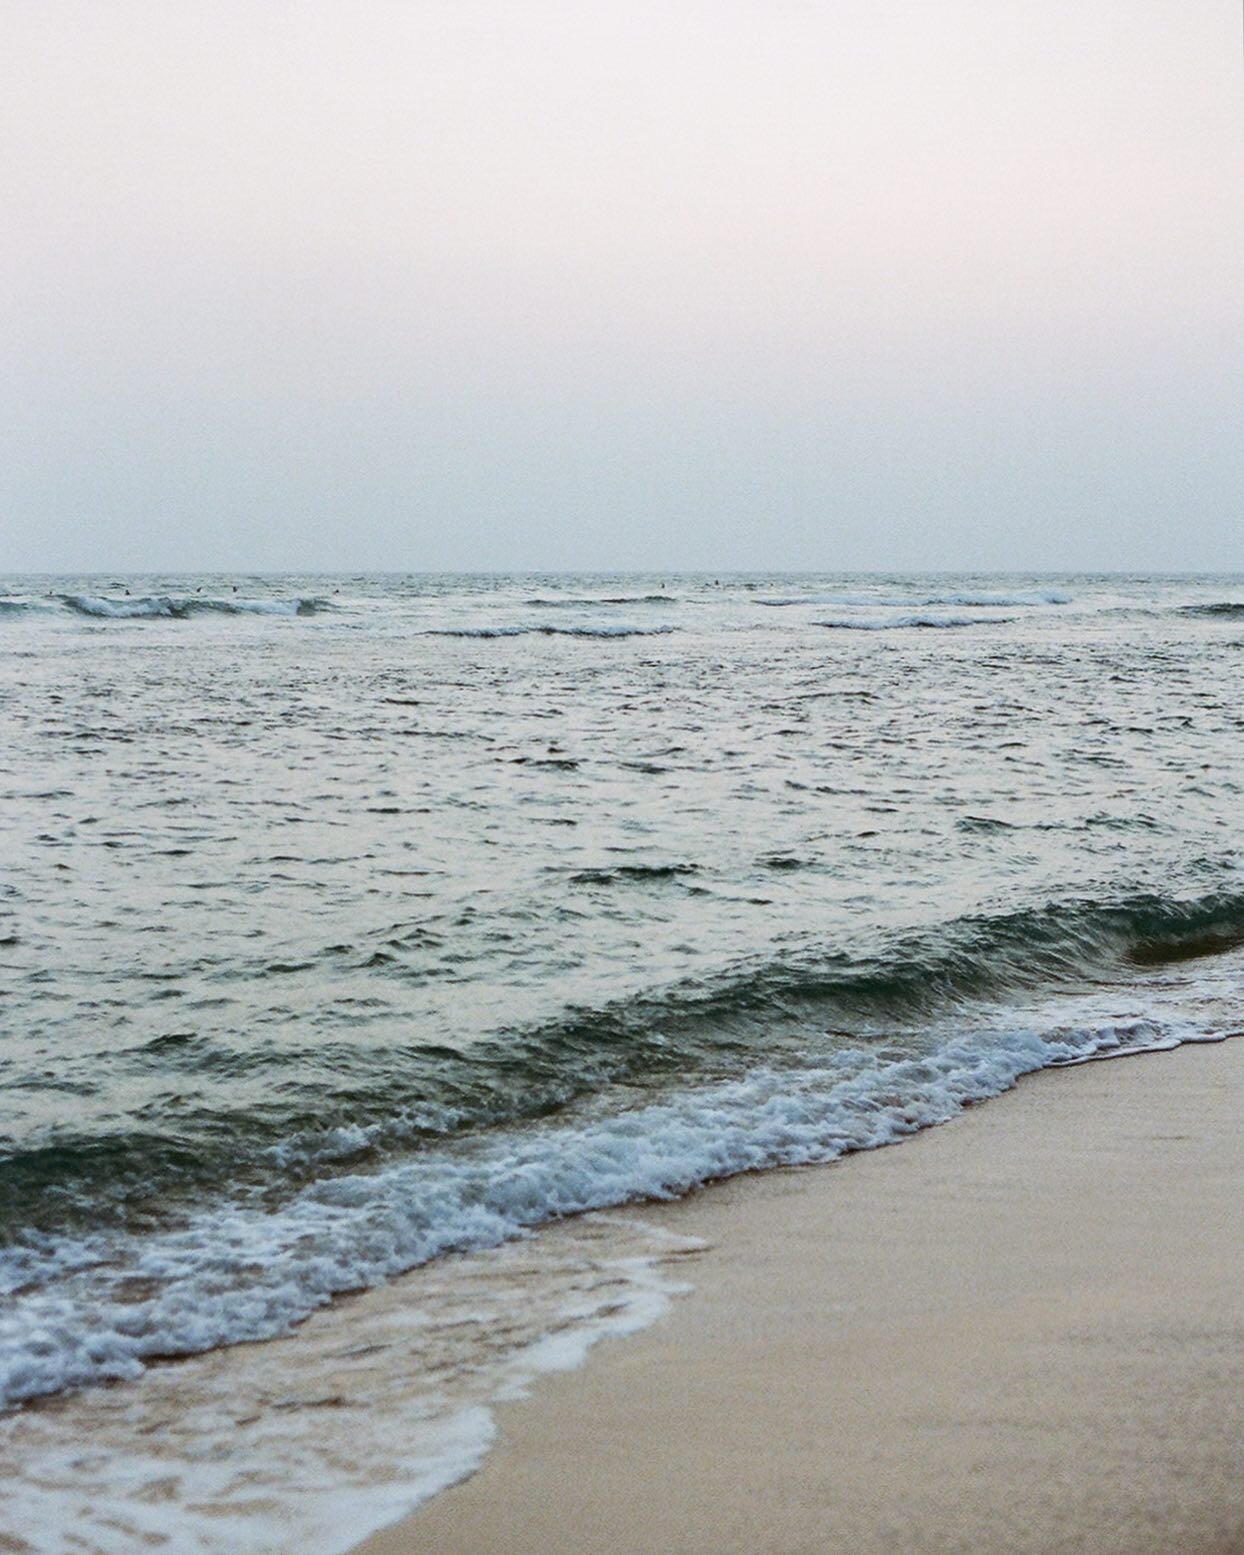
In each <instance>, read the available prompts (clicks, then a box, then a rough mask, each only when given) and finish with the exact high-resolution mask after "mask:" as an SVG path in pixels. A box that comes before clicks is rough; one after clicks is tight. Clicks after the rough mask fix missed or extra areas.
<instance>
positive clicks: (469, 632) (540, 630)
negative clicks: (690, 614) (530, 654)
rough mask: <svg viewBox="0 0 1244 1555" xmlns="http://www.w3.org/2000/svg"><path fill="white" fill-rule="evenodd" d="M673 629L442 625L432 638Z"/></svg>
mask: <svg viewBox="0 0 1244 1555" xmlns="http://www.w3.org/2000/svg"><path fill="white" fill-rule="evenodd" d="M676 630H677V628H676V627H673V626H621V625H619V626H611V625H606V624H602V625H600V626H544V625H541V626H439V627H432V628H430V629H429V630H428V632H427V633H426V635H427V636H428V637H533V636H534V637H661V636H664V635H665V633H667V632H673V631H676Z"/></svg>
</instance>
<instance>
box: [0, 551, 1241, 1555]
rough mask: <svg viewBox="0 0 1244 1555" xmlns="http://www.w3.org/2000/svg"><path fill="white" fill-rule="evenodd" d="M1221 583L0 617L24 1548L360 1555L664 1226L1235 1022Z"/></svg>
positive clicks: (486, 1432)
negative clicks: (673, 1204)
mask: <svg viewBox="0 0 1244 1555" xmlns="http://www.w3.org/2000/svg"><path fill="white" fill-rule="evenodd" d="M1242 734H1244V577H1218V578H1211V577H1206V576H1203V575H1198V576H1195V577H1153V576H1125V575H1109V576H1066V577H1063V576H1059V577H1052V576H1040V577H1019V576H1013V575H1006V576H954V577H950V576H944V575H936V576H923V577H915V576H911V575H896V576H871V575H869V576H864V575H852V576H842V575H833V574H826V575H817V576H812V575H807V574H800V575H777V574H775V575H746V576H744V575H734V574H731V575H722V576H720V577H715V576H687V575H658V574H651V575H649V574H645V575H635V574H627V575H609V576H603V575H587V574H584V575H576V576H571V575H566V574H557V575H522V576H493V575H483V576H444V577H441V576H436V577H433V576H415V575H411V576H406V575H393V576H374V575H368V576H339V577H326V576H314V577H299V576H293V575H290V576H275V575H264V576H258V577H240V576H228V577H225V576H206V575H195V576H184V577H168V576H160V577H155V576H152V577H145V576H144V577H135V576H125V577H121V576H113V577H98V576H97V577H81V578H65V577H37V578H36V577H21V578H18V577H9V578H0V800H2V802H0V863H2V869H0V1090H2V1097H0V1152H2V1160H0V1410H2V1411H3V1412H0V1535H3V1536H4V1537H7V1538H8V1539H9V1540H10V1543H8V1544H4V1543H3V1538H0V1545H3V1547H4V1548H13V1549H17V1550H32V1551H39V1552H53V1551H55V1552H59V1551H68V1550H74V1551H100V1552H129V1551H132V1550H133V1549H135V1548H138V1547H146V1546H150V1547H153V1548H163V1549H166V1550H170V1551H181V1550H187V1551H212V1552H219V1551H230V1552H238V1555H247V1552H251V1555H253V1552H257V1551H261V1550H262V1551H269V1550H277V1549H279V1550H285V1549H289V1550H291V1551H292V1550H297V1551H298V1552H299V1555H337V1552H339V1551H342V1550H344V1549H345V1548H347V1547H348V1546H349V1545H350V1544H351V1543H352V1542H353V1541H355V1540H357V1539H359V1538H361V1537H362V1536H363V1535H364V1534H366V1533H367V1532H368V1531H369V1530H370V1529H372V1528H375V1527H378V1526H380V1525H382V1524H383V1523H385V1522H388V1521H391V1520H392V1519H393V1518H396V1517H398V1516H400V1515H401V1514H402V1513H403V1512H405V1511H407V1510H409V1509H410V1508H411V1507H413V1506H414V1505H416V1504H417V1503H418V1501H419V1500H420V1499H422V1498H423V1497H425V1496H427V1495H429V1494H432V1493H434V1492H435V1491H436V1490H437V1489H439V1488H440V1487H442V1486H443V1485H446V1484H449V1483H452V1482H453V1480H454V1479H456V1478H459V1477H461V1475H463V1474H464V1473H467V1472H469V1471H470V1470H471V1468H473V1467H474V1466H475V1465H476V1464H477V1463H478V1462H479V1461H480V1460H481V1458H482V1456H483V1455H484V1454H485V1453H486V1452H487V1450H488V1446H489V1443H490V1441H491V1439H492V1434H493V1429H494V1427H493V1421H492V1407H493V1405H494V1404H495V1403H496V1402H497V1401H498V1400H499V1399H503V1398H505V1397H510V1396H513V1395H514V1394H515V1393H516V1392H519V1391H521V1390H523V1389H524V1388H526V1387H527V1386H528V1385H529V1384H530V1382H531V1380H532V1378H534V1377H535V1376H536V1375H538V1374H539V1373H540V1372H542V1371H546V1370H549V1369H556V1368H558V1367H562V1366H568V1365H573V1364H577V1363H578V1362H579V1361H580V1360H581V1359H582V1357H583V1355H584V1354H585V1352H586V1350H587V1349H588V1348H589V1347H590V1346H591V1344H592V1343H594V1342H595V1340H596V1339H598V1338H600V1337H601V1336H602V1335H604V1334H608V1333H614V1332H623V1331H626V1330H627V1329H630V1328H635V1327H638V1326H642V1325H643V1324H645V1323H647V1322H650V1321H652V1320H653V1318H654V1317H656V1316H657V1315H659V1313H660V1311H661V1310H662V1309H663V1307H664V1305H665V1304H666V1303H667V1302H668V1301H669V1300H670V1299H673V1298H674V1297H675V1296H676V1295H677V1293H678V1292H679V1290H680V1289H682V1288H683V1287H684V1286H685V1284H686V1282H687V1280H688V1279H690V1280H691V1281H692V1282H693V1281H694V1258H695V1247H694V1246H693V1245H690V1244H685V1243H681V1242H678V1241H677V1240H676V1239H674V1238H672V1237H670V1236H668V1235H667V1234H665V1233H663V1232H661V1231H660V1230H659V1229H657V1228H655V1227H652V1226H650V1225H648V1224H646V1223H645V1221H644V1208H643V1207H644V1205H645V1203H648V1202H651V1201H652V1200H654V1199H663V1198H670V1197H673V1196H676V1195H681V1194H685V1193H688V1192H690V1191H692V1190H694V1189H696V1188H697V1187H699V1186H701V1185H703V1184H705V1183H709V1182H711V1181H714V1180H717V1179H721V1178H724V1177H729V1176H731V1175H734V1174H738V1173H742V1172H754V1171H763V1170H768V1169H773V1168H782V1167H791V1166H799V1165H805V1164H812V1163H824V1162H830V1161H833V1160H835V1159H837V1158H839V1157H840V1156H842V1155H844V1154H846V1153H848V1152H851V1151H855V1150H860V1149H868V1148H871V1147H873V1146H877V1145H884V1144H891V1143H894V1142H897V1141H899V1140H901V1139H902V1138H904V1137H905V1136H907V1135H910V1134H912V1133H913V1132H915V1131H917V1130H920V1129H922V1128H925V1127H928V1126H931V1125H934V1124H938V1123H941V1122H944V1121H947V1120H949V1119H951V1118H953V1117H954V1116H955V1115H956V1114H958V1113H959V1112H960V1111H961V1110H962V1109H963V1108H964V1107H965V1106H968V1105H970V1104H972V1103H976V1102H982V1101H985V1100H987V1099H988V1098H990V1097H992V1096H995V1095H997V1094H999V1093H1000V1092H1002V1091H1004V1090H1006V1089H1008V1088H1009V1087H1010V1086H1011V1085H1013V1084H1014V1082H1015V1081H1016V1080H1017V1079H1018V1078H1019V1077H1020V1076H1021V1075H1023V1074H1025V1073H1029V1072H1031V1071H1034V1070H1037V1069H1041V1068H1045V1067H1049V1066H1051V1065H1064V1064H1075V1063H1081V1062H1086V1061H1089V1060H1094V1059H1102V1058H1115V1057H1123V1056H1128V1055H1142V1054H1144V1053H1146V1052H1151V1051H1154V1050H1161V1049H1168V1048H1170V1047H1173V1046H1176V1045H1178V1044H1181V1043H1184V1042H1198V1041H1216V1040H1221V1039H1222V1038H1224V1037H1227V1036H1231V1035H1234V1034H1236V1033H1237V1032H1239V1031H1240V1030H1241V1029H1242V1028H1244V1016H1242V1015H1241V1010H1240V994H1241V988H1242V986H1244V871H1242V870H1241V862H1242V854H1241V843H1242V840H1244V830H1242V826H1241V814H1242V813H1244V809H1242V795H1241V781H1242V774H1244V766H1242V765H1241V761H1240V751H1241V735H1242Z"/></svg>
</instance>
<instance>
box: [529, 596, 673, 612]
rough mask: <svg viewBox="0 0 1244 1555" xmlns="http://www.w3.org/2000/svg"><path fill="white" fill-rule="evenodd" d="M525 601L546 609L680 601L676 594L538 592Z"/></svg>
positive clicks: (671, 603) (576, 608) (663, 603)
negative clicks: (585, 595) (582, 596)
mask: <svg viewBox="0 0 1244 1555" xmlns="http://www.w3.org/2000/svg"><path fill="white" fill-rule="evenodd" d="M523 603H524V604H527V605H534V606H536V607H537V608H539V609H545V610H583V609H585V608H590V607H591V606H593V605H677V604H679V603H680V601H679V599H678V596H677V595H676V594H605V595H600V596H597V595H593V596H592V597H590V598H576V597H574V596H572V595H569V594H563V595H553V596H551V597H550V596H549V595H547V594H537V595H535V596H533V597H532V598H531V599H528V600H524V601H523Z"/></svg>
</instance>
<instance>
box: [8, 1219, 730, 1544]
mask: <svg viewBox="0 0 1244 1555" xmlns="http://www.w3.org/2000/svg"><path fill="white" fill-rule="evenodd" d="M699 1245H700V1244H698V1243H696V1242H694V1241H692V1240H690V1239H688V1238H684V1237H678V1236H675V1235H671V1234H670V1233H668V1232H664V1231H662V1230H659V1229H657V1228H654V1227H651V1226H649V1225H646V1224H645V1223H644V1222H643V1221H642V1220H635V1219H632V1218H630V1217H625V1216H623V1217H618V1216H611V1217H608V1218H607V1219H606V1218H604V1217H598V1218H596V1219H593V1218H592V1217H589V1218H588V1219H586V1220H578V1221H575V1222H573V1223H570V1224H568V1225H564V1226H562V1227H559V1228H557V1229H556V1230H555V1231H553V1232H552V1233H550V1234H548V1235H546V1236H544V1237H542V1238H540V1239H539V1241H538V1243H537V1244H531V1243H529V1244H527V1245H526V1246H524V1245H523V1244H522V1243H517V1244H516V1243H511V1244H510V1245H509V1246H508V1247H506V1248H504V1249H499V1250H497V1251H496V1252H492V1253H484V1254H476V1255H474V1256H471V1257H467V1258H464V1259H461V1260H456V1261H455V1262H454V1264H453V1265H452V1266H446V1265H437V1266H434V1267H433V1268H431V1269H426V1270H423V1271H420V1273H419V1274H417V1275H414V1276H409V1277H407V1279H405V1280H403V1281H399V1282H396V1283H395V1284H394V1285H392V1286H389V1287H387V1288H385V1289H382V1290H377V1291H374V1292H371V1293H370V1294H369V1295H367V1296H365V1297H363V1298H361V1299H359V1300H357V1301H355V1302H352V1303H348V1304H339V1305H338V1306H337V1307H335V1308H333V1309H332V1310H331V1311H329V1312H326V1313H322V1314H320V1315H319V1316H318V1317H317V1318H313V1319H312V1320H311V1321H310V1322H309V1323H307V1324H306V1325H304V1326H303V1327H302V1328H301V1329H300V1330H299V1332H298V1335H297V1337H296V1338H295V1339H293V1340H292V1341H288V1342H286V1343H284V1344H281V1345H278V1346H267V1347H261V1348H259V1349H253V1348H252V1349H248V1350H247V1351H246V1352H242V1351H238V1350H232V1351H226V1352H217V1353H216V1354H214V1355H211V1356H204V1357H198V1358H195V1359H192V1360H190V1361H188V1362H186V1363H183V1364H182V1365H179V1366H177V1367H176V1368H163V1367H162V1368H156V1369H154V1370H152V1371H151V1372H149V1373H148V1374H147V1376H146V1377H145V1378H144V1382H143V1386H142V1387H140V1388H123V1389H110V1390H101V1389H92V1390H89V1391H88V1392H87V1393H85V1394H81V1395H79V1396H78V1397H76V1398H73V1399H69V1400H65V1401H63V1402H62V1404H61V1405H60V1406H58V1408H56V1409H55V1410H52V1411H23V1412H21V1413H20V1414H16V1415H10V1416H9V1417H8V1418H7V1419H5V1420H0V1527H2V1528H4V1529H5V1530H7V1531H10V1532H13V1533H15V1534H19V1535H20V1536H21V1537H22V1538H23V1539H24V1540H25V1541H26V1543H25V1544H24V1545H23V1546H22V1547H23V1548H26V1549H30V1550H33V1551H37V1552H39V1555H62V1552H64V1551H66V1550H68V1549H73V1550H77V1551H81V1552H83V1555H87V1552H89V1555H129V1552H130V1551H132V1550H134V1549H138V1548H143V1547H146V1546H147V1545H149V1544H156V1545H158V1546H159V1547H162V1548H170V1549H177V1550H186V1551H190V1550H193V1551H198V1552H202V1555H208V1552H211V1555H254V1552H255V1551H257V1550H266V1551H272V1552H273V1555H276V1552H278V1551H280V1552H288V1555H294V1552H297V1555H338V1552H341V1551H344V1550H346V1549H349V1548H353V1547H354V1545H355V1544H356V1543H357V1542H358V1541H359V1540H360V1539H361V1538H364V1537H365V1536H366V1535H367V1534H369V1533H371V1532H372V1531H374V1530H375V1529H377V1528H380V1527H383V1526H385V1525H386V1524H388V1523H391V1522H393V1521H395V1520H396V1519H398V1518H400V1517H403V1516H405V1515H407V1514H409V1513H410V1512H411V1511H413V1510H414V1509H415V1508H416V1507H418V1506H419V1505H420V1504H421V1503H422V1502H423V1501H425V1500H427V1499H428V1497H430V1496H432V1495H435V1494H436V1493H437V1492H438V1491H440V1490H443V1489H445V1488H446V1487H448V1486H449V1485H452V1484H455V1483H456V1482H458V1481H459V1480H461V1479H463V1478H465V1477H466V1476H467V1475H468V1474H470V1473H472V1472H473V1471H474V1469H476V1468H477V1467H478V1466H479V1464H480V1462H481V1461H482V1459H483V1457H484V1455H485V1454H486V1452H487V1451H488V1448H489V1446H490V1445H491V1443H492V1441H493V1439H494V1436H495V1425H494V1421H493V1406H494V1405H495V1404H496V1403H498V1402H501V1401H503V1400H507V1399H513V1398H516V1397H521V1396H523V1395H524V1394H525V1393H526V1392H527V1391H528V1389H529V1388H530V1386H531V1385H532V1383H533V1382H534V1381H535V1380H536V1379H537V1378H538V1377H539V1376H541V1375H542V1374H545V1373H549V1372H556V1371H565V1370H568V1369H570V1368H572V1367H575V1366H578V1365H579V1364H580V1363H581V1362H582V1361H583V1360H584V1358H585V1357H586V1355H587V1353H588V1351H589V1350H590V1349H591V1348H592V1347H593V1346H594V1345H595V1344H596V1343H598V1342H599V1341H600V1340H602V1339H604V1338H608V1337H612V1336H617V1335H623V1334H628V1333H632V1332H635V1331H636V1330H638V1329H640V1328H643V1327H645V1326H647V1325H648V1324H649V1323H651V1322H652V1321H654V1320H655V1319H656V1318H657V1317H659V1316H660V1315H661V1313H662V1312H663V1311H664V1310H665V1308H666V1306H667V1305H668V1303H669V1301H670V1299H671V1298H672V1297H673V1296H674V1295H675V1294H677V1293H678V1292H679V1291H682V1290H685V1289H686V1288H687V1287H686V1286H685V1284H683V1283H682V1282H681V1280H678V1279H676V1278H674V1277H673V1275H672V1274H671V1272H669V1270H668V1269H667V1264H668V1262H669V1261H670V1260H672V1259H681V1258H682V1257H684V1256H685V1255H687V1254H688V1253H694V1251H696V1250H697V1248H698V1247H699Z"/></svg>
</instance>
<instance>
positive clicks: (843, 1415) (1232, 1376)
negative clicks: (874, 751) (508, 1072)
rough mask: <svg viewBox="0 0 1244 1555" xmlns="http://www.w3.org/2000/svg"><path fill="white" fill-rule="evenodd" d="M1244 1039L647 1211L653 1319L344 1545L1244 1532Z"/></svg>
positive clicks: (995, 1542)
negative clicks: (670, 1287) (671, 1273)
mask: <svg viewBox="0 0 1244 1555" xmlns="http://www.w3.org/2000/svg"><path fill="white" fill-rule="evenodd" d="M1242 1108H1244V1042H1225V1043H1222V1044H1219V1045H1215V1046H1205V1047H1185V1048H1183V1049H1180V1050H1179V1051H1177V1052H1173V1053H1168V1054H1158V1055H1152V1056H1147V1057H1143V1058H1138V1059H1132V1060H1127V1061H1117V1062H1110V1063H1100V1064H1093V1065H1088V1066H1085V1067H1081V1068H1076V1069H1071V1070H1062V1071H1053V1072H1045V1073H1042V1074H1039V1075H1035V1076H1033V1077H1031V1078H1029V1079H1026V1080H1024V1081H1023V1082H1021V1084H1020V1085H1019V1087H1018V1088H1017V1089H1016V1090H1015V1091H1014V1092H1012V1093H1010V1094H1008V1095H1007V1096H1004V1097H1002V1098H1001V1099H999V1100H997V1101H995V1102H991V1103H989V1104H988V1105H985V1106H982V1107H978V1108H975V1109H973V1110H971V1111H970V1112H968V1113H967V1114H965V1115H964V1116H963V1117H962V1118H961V1119H959V1120H956V1121H955V1122H952V1123H950V1124H948V1125H946V1126H945V1127H942V1128H939V1129H934V1130H931V1131H928V1132H926V1133H924V1134H922V1135H920V1136H918V1137H916V1138H914V1139H912V1140H909V1141H908V1142H907V1143H905V1144H902V1145H901V1146H898V1147H896V1148H891V1149H885V1150H880V1151H874V1152H871V1153H868V1154H862V1155H857V1156H854V1157H851V1158H849V1159H848V1160H846V1161H844V1162H842V1163H840V1164H838V1165H836V1166H832V1167H827V1168H812V1169H807V1170H803V1171H798V1172H782V1173H770V1174H767V1175H763V1176H758V1177H752V1178H748V1179H741V1180H736V1181H734V1182H730V1183H727V1184H724V1185H721V1186H718V1187H714V1188H711V1189H709V1190H707V1191H705V1192H702V1193H700V1194H697V1195H695V1196H694V1197H692V1198H691V1199H688V1200H685V1201H682V1202H680V1203H676V1204H672V1205H666V1206H660V1207H657V1208H653V1209H651V1210H650V1211H649V1212H647V1213H648V1214H650V1216H651V1217H653V1218H655V1219H658V1220H660V1221H661V1222H662V1223H663V1224H665V1225H667V1226H669V1227H670V1228H671V1229H676V1230H678V1231H679V1232H680V1233H685V1234H689V1235H695V1236H700V1237H703V1238H705V1239H706V1240H707V1241H708V1243H709V1244H710V1246H709V1248H708V1250H707V1251H706V1252H705V1253H704V1254H703V1255H702V1256H701V1257H699V1258H698V1259H697V1260H696V1261H695V1263H694V1265H693V1267H692V1268H691V1270H690V1278H691V1280H692V1281H693V1283H694V1286H695V1289H694V1292H693V1293H692V1294H690V1295H689V1296H687V1297H686V1298H685V1299H683V1300H681V1301H679V1302H678V1303H676V1304H675V1306H674V1308H673V1310H672V1311H671V1312H670V1313H669V1314H668V1315H667V1316H666V1317H665V1318H664V1319H663V1320H662V1321H661V1322H659V1323H658V1324H657V1325H656V1326H655V1327H653V1328H652V1329H650V1330H648V1331H647V1332H646V1333H644V1334H642V1335H640V1336H638V1337H635V1338H631V1339H625V1340H618V1341H612V1342H609V1343H607V1344H605V1345H604V1346H602V1347H600V1348H599V1349H598V1350H597V1351H596V1352H595V1353H594V1354H593V1355H592V1356H591V1357H590V1358H589V1360H588V1362H587V1364H586V1366H584V1367H583V1368H582V1369H581V1370H579V1371H577V1372H574V1373H571V1374H567V1375H563V1376H558V1377H551V1378H548V1379H545V1380H542V1381H541V1382H540V1383H539V1384H538V1386H537V1387H536V1388H535V1390H534V1391H533V1393H532V1394H531V1396H530V1397H528V1398H527V1399H525V1400H522V1401H520V1402H516V1403H512V1404H509V1405H506V1406H503V1408H502V1409H501V1410H500V1411H499V1417H498V1419H499V1426H500V1440H499V1443H498V1445H497V1447H496V1449H495V1451H494V1452H493V1453H492V1454H491V1455H490V1456H489V1458H488V1459H487V1461H486V1462H485V1464H484V1466H483V1468H482V1469H481V1470H480V1471H479V1472H478V1473H477V1474H475V1475H474V1476H473V1477H472V1478H471V1479H469V1480H468V1481H466V1482H465V1483H463V1484H461V1485H459V1486H458V1487H456V1488H454V1489H452V1490H449V1491H447V1492H445V1493H444V1494H442V1495H441V1496H439V1497H438V1498H436V1499H435V1500H434V1501H432V1502H431V1503H429V1504H428V1505H426V1506H425V1507H424V1508H422V1509H421V1510H420V1511H419V1512H417V1513H416V1514H415V1515H414V1516H413V1517H411V1518H409V1519H408V1520H407V1521H405V1522H404V1523H401V1524H398V1525H396V1526H395V1527H393V1528H390V1529H388V1530H387V1531H385V1532H384V1533H382V1534H380V1535H377V1536H375V1537H373V1538H371V1539H370V1540H368V1541H367V1542H366V1543H365V1544H363V1545H362V1546H360V1547H359V1548H360V1552H365V1555H433V1552H434V1555H606V1552H608V1555H658V1552H661V1555H813V1552H815V1555H828V1552H837V1551H844V1552H845V1551H848V1550H849V1551H853V1552H877V1555H880V1552H883V1551H884V1552H888V1555H894V1552H902V1551H913V1552H914V1551H938V1552H949V1551H965V1552H966V1551H973V1552H976V1551H997V1550H1009V1551H1023V1552H1032V1555H1038V1552H1040V1555H1052V1552H1056V1551H1066V1552H1072V1551H1075V1552H1091V1555H1106V1552H1110V1555H1149V1552H1152V1555H1158V1552H1161V1555H1172V1552H1176V1551H1178V1552H1181V1555H1226V1552H1228V1551H1240V1550H1244V1488H1242V1486H1244V1235H1242V1234H1241V1233H1242V1232H1244V1213H1242V1207H1241V1206H1242V1198H1241V1188H1242V1186H1244V1134H1242V1133H1241V1130H1240V1128H1239V1120H1240V1116H1241V1110H1242Z"/></svg>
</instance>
